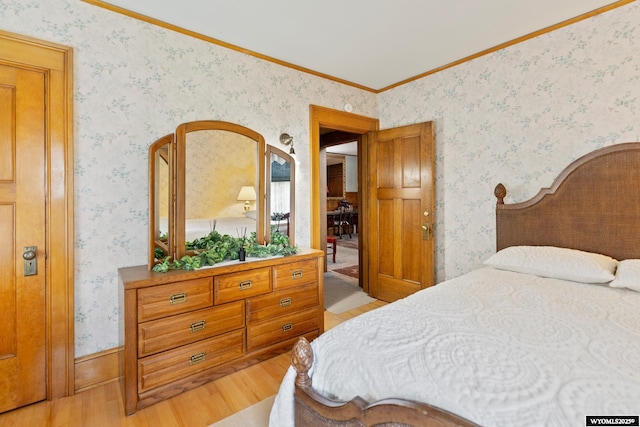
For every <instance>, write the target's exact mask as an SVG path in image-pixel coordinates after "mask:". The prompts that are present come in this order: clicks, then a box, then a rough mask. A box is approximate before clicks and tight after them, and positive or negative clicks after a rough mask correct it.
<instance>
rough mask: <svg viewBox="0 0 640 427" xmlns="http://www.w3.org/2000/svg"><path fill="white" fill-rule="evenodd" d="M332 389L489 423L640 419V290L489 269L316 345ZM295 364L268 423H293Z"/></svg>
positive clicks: (321, 376) (318, 363)
mask: <svg viewBox="0 0 640 427" xmlns="http://www.w3.org/2000/svg"><path fill="white" fill-rule="evenodd" d="M312 346H313V349H314V352H315V355H316V357H315V363H314V366H313V368H312V370H311V372H310V374H311V377H312V379H313V387H314V389H316V390H317V391H319V392H320V393H322V394H323V395H325V396H328V397H332V398H335V399H339V400H350V399H352V398H353V397H354V396H356V395H360V396H361V397H363V398H364V399H365V400H367V401H370V402H372V401H375V400H379V399H383V398H388V397H398V398H405V399H412V400H417V401H422V402H428V403H430V404H433V405H436V406H439V407H440V408H443V409H446V410H448V411H451V412H453V413H456V414H459V415H461V416H463V417H465V418H467V419H469V420H472V421H474V422H476V423H478V424H480V425H483V426H543V425H544V426H584V425H585V416H586V415H640V293H638V292H633V291H630V290H627V289H614V288H610V287H607V286H606V285H592V284H582V283H574V282H568V281H562V280H555V279H544V278H539V277H536V276H530V275H525V274H519V273H512V272H507V271H501V270H495V269H491V268H483V269H480V270H476V271H474V272H471V273H469V274H467V275H464V276H462V277H459V278H456V279H453V280H449V281H447V282H444V283H442V284H439V285H437V286H435V287H432V288H430V289H426V290H424V291H421V292H418V293H416V294H414V295H412V296H410V297H408V298H405V299H403V300H400V301H397V302H396V303H393V304H389V305H386V306H384V307H381V308H380V309H377V310H374V311H372V312H368V313H365V314H363V315H361V316H358V317H356V318H354V319H352V320H350V321H348V322H345V323H342V324H340V325H338V326H336V327H335V328H333V329H331V330H329V331H327V332H326V333H325V334H323V335H322V336H320V337H319V338H317V339H316V340H314V341H313V342H312ZM294 376H295V372H294V371H293V368H290V369H289V371H288V373H287V374H286V376H285V378H284V380H283V382H282V385H281V387H280V391H279V392H278V395H277V397H276V400H275V403H274V406H273V409H272V412H271V417H270V426H272V427H288V426H293V380H294Z"/></svg>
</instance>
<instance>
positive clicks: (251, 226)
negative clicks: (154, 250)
mask: <svg viewBox="0 0 640 427" xmlns="http://www.w3.org/2000/svg"><path fill="white" fill-rule="evenodd" d="M258 174H259V172H258V152H257V150H256V141H254V140H252V139H251V138H248V137H247V136H244V135H241V134H238V133H235V132H228V131H225V130H198V131H194V132H189V133H188V134H187V135H186V153H185V240H186V241H187V242H191V241H193V240H194V239H196V238H201V237H204V236H206V235H208V234H209V233H210V232H211V231H213V230H214V229H215V230H216V231H218V232H219V233H220V234H228V235H230V236H233V237H249V236H250V235H251V233H252V232H253V233H255V232H256V231H257V228H258V226H257V221H256V219H257V218H259V217H260V216H258V215H257V212H256V201H255V200H250V201H249V206H248V207H249V209H248V210H245V209H244V205H245V202H246V201H245V200H239V199H238V197H239V193H240V189H241V188H242V187H243V186H249V187H253V189H254V191H255V190H256V189H258V188H259V186H258Z"/></svg>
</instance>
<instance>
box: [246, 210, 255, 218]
mask: <svg viewBox="0 0 640 427" xmlns="http://www.w3.org/2000/svg"><path fill="white" fill-rule="evenodd" d="M244 216H246V217H247V218H251V219H256V211H245V212H244Z"/></svg>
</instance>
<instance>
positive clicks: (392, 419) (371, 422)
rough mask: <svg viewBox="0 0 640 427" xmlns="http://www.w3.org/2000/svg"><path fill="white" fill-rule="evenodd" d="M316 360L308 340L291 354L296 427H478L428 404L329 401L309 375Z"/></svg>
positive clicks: (402, 401) (406, 401) (395, 401)
mask: <svg viewBox="0 0 640 427" xmlns="http://www.w3.org/2000/svg"><path fill="white" fill-rule="evenodd" d="M313 358H314V355H313V350H312V349H311V345H310V344H309V342H308V341H307V340H306V339H305V338H300V339H299V340H298V342H297V343H296V345H295V346H294V347H293V351H292V353H291V364H292V365H293V367H294V369H295V370H296V372H297V375H296V380H295V395H294V399H295V404H294V408H295V409H294V410H295V425H296V427H317V426H332V427H337V426H340V427H365V426H366V427H368V426H381V427H382V426H388V427H393V426H396V427H400V426H402V427H412V426H415V427H418V426H419V427H424V426H442V427H452V426H460V427H467V426H469V427H470V426H477V424H475V423H472V422H470V421H468V420H466V419H464V418H461V417H459V416H457V415H455V414H452V413H450V412H447V411H444V410H442V409H439V408H437V407H435V406H431V405H429V404H427V403H420V402H414V401H410V400H404V399H384V400H380V401H378V402H374V403H371V404H369V403H367V402H366V401H365V400H364V399H362V398H360V397H359V396H357V397H355V398H354V399H352V400H350V401H349V402H337V401H334V400H330V399H327V398H325V397H324V396H322V395H320V394H319V393H317V392H316V391H314V390H313V388H312V387H311V378H310V377H309V375H308V372H309V369H311V365H313Z"/></svg>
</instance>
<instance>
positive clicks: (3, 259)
mask: <svg viewBox="0 0 640 427" xmlns="http://www.w3.org/2000/svg"><path fill="white" fill-rule="evenodd" d="M44 93H45V78H44V74H43V73H41V72H38V71H32V70H26V69H21V68H14V67H8V66H0V111H2V114H1V115H0V117H1V118H0V159H2V160H0V163H1V166H2V168H1V169H0V241H1V242H2V245H0V310H1V311H0V316H1V317H0V319H1V321H0V336H1V337H2V338H1V339H0V412H4V411H7V410H10V409H14V408H16V407H19V406H23V405H27V404H29V403H33V402H37V401H39V400H43V399H45V398H46V385H47V384H46V346H45V344H46V342H45V271H44V270H45V263H44V258H45V254H44V248H45V182H46V181H45V148H46V146H45V108H44V105H45V103H44V101H45V98H44ZM28 246H36V247H37V250H36V255H37V257H36V259H35V260H34V261H35V262H36V268H37V274H36V275H30V276H25V274H24V259H23V254H24V251H25V249H24V248H25V247H28Z"/></svg>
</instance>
